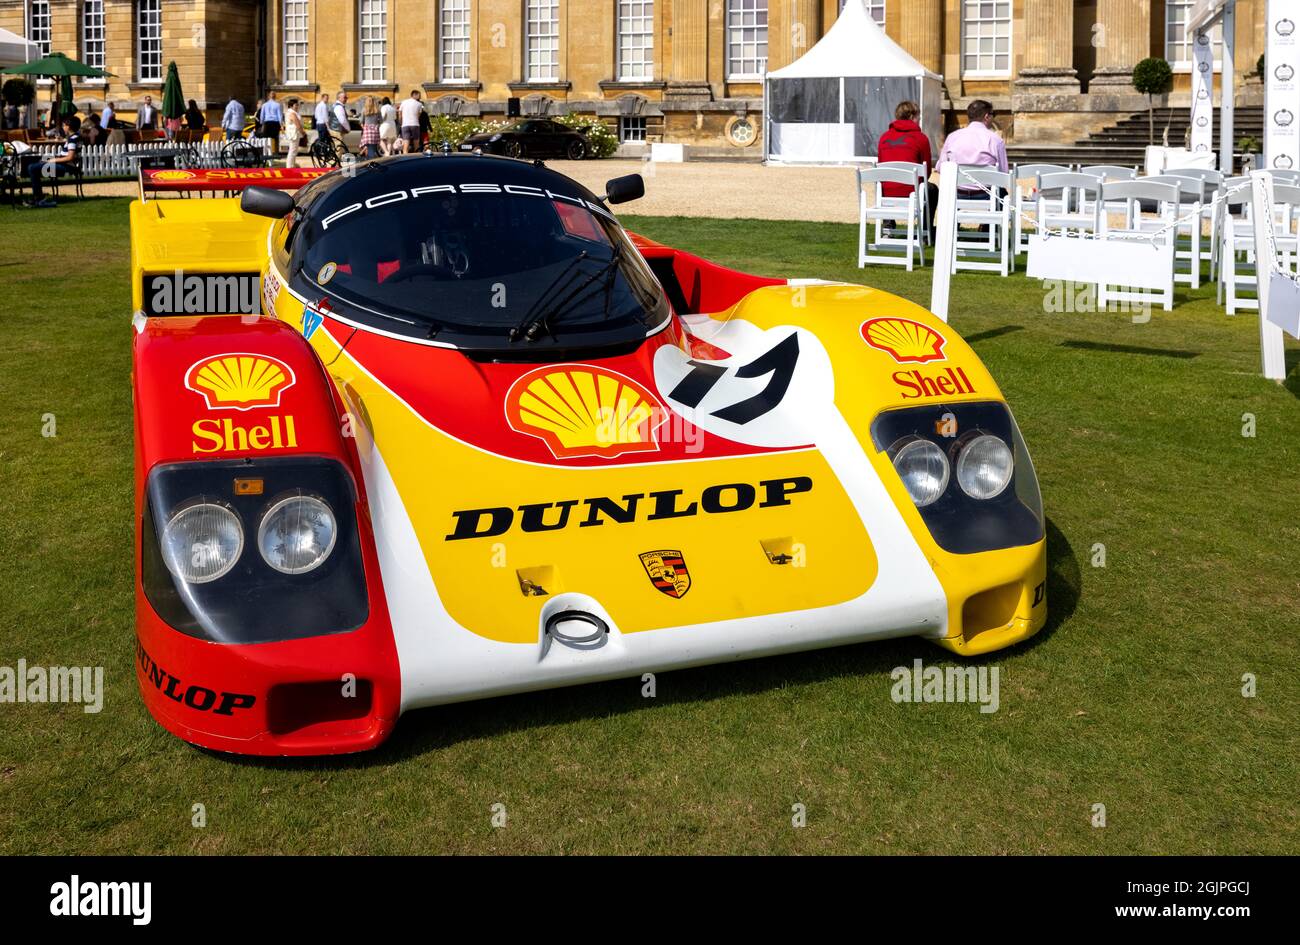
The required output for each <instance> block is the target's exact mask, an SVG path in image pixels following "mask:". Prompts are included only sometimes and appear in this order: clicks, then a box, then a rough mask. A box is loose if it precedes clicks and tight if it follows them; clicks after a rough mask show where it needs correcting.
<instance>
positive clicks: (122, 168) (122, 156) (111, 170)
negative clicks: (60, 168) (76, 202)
mask: <svg viewBox="0 0 1300 945" xmlns="http://www.w3.org/2000/svg"><path fill="white" fill-rule="evenodd" d="M245 140H247V142H248V143H249V144H251V145H253V146H254V147H257V148H259V149H261V151H262V155H263V157H264V158H269V157H270V154H271V139H270V138H248V139H245ZM225 146H226V142H224V141H199V142H197V143H192V144H176V143H173V142H171V141H164V140H159V141H145V142H141V143H140V144H130V145H126V144H95V145H83V146H82V148H81V174H82V177H84V178H85V179H86V180H92V179H94V178H97V177H134V176H135V173H136V162H137V160H138V159H139V158H142V157H148V156H149V153H150V152H151V151H165V150H169V149H176V148H179V149H181V150H182V152H183V153H181V154H179V155H177V158H176V166H177V167H178V168H184V169H199V168H207V167H220V166H221V149H222V148H224V147H225ZM32 151H34V152H35V153H37V154H40V155H45V156H49V157H55V156H57V155H58V154H59V153H60V151H62V146H61V145H57V144H42V145H36V146H34V147H33V148H32Z"/></svg>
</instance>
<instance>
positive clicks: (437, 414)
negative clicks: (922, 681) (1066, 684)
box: [131, 155, 1046, 755]
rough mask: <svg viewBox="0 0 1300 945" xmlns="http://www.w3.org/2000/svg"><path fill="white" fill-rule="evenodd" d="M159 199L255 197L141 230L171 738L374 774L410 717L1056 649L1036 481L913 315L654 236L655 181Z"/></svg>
mask: <svg viewBox="0 0 1300 945" xmlns="http://www.w3.org/2000/svg"><path fill="white" fill-rule="evenodd" d="M153 173H154V174H156V175H159V179H157V180H155V181H153V186H154V189H166V188H172V189H189V188H192V189H205V188H206V189H213V190H231V189H239V188H246V189H243V191H242V197H241V199H240V200H236V199H194V200H159V199H141V200H139V201H136V202H135V203H133V204H132V207H131V228H132V260H133V279H134V290H135V304H136V309H137V314H136V317H135V322H134V324H135V340H134V355H133V357H134V372H133V377H134V393H135V430H136V438H135V449H136V461H137V463H136V470H137V478H136V508H137V513H138V522H139V535H138V541H137V545H136V552H137V575H138V584H137V637H138V641H137V651H136V656H137V660H136V662H137V673H138V677H139V683H140V688H141V691H142V693H143V696H144V700H145V703H146V704H147V706H148V708H149V710H150V712H151V713H152V714H153V715H154V717H155V718H156V719H157V720H158V721H159V722H160V723H161V724H162V725H163V726H164V727H166V728H167V729H168V730H169V731H171V732H173V733H175V734H176V735H178V736H180V737H181V738H183V739H185V740H187V741H190V742H193V743H196V744H199V745H202V746H206V747H209V748H214V749H219V750H222V751H229V752H242V753H250V754H288V755H298V754H320V753H329V752H346V751H356V750H360V749H366V748H371V747H374V746H375V745H378V744H379V743H380V742H382V741H383V740H384V739H385V738H386V737H387V736H388V734H389V733H390V732H391V731H392V729H393V726H394V724H395V723H396V721H397V719H398V717H399V716H400V715H401V714H402V713H403V712H404V711H406V710H407V709H412V708H416V707H419V706H429V705H436V704H439V703H446V702H454V701H459V700H466V699H476V698H481V697H485V696H493V695H498V694H503V693H512V692H520V691H525V690H532V689H543V688H547V687H552V686H563V685H569V684H573V683H580V682H588V681H592V680H601V679H609V678H614V677H623V676H633V675H639V674H641V673H643V672H648V671H656V670H667V669H672V668H676V667H686V666H696V665H700V664H705V663H713V662H720V661H725V660H732V659H739V658H744V657H750V656H759V655H764V654H774V653H782V652H789V651H796V650H805V649H811V648H815V647H823V646H831V645H835V644H841V643H852V642H856V641H862V640H870V639H880V638H885V637H897V636H905V635H912V636H920V637H926V638H928V639H931V640H933V641H935V642H936V643H939V644H940V645H942V646H944V647H947V648H948V649H950V650H952V651H954V652H956V653H960V654H977V653H985V652H988V651H990V650H994V649H997V648H999V647H1003V646H1007V645H1008V644H1012V643H1015V642H1017V641H1020V640H1024V639H1025V638H1027V637H1029V636H1031V635H1032V634H1033V633H1034V632H1035V631H1037V630H1038V629H1039V628H1040V627H1042V625H1043V622H1044V619H1045V617H1046V604H1045V600H1044V587H1045V570H1046V558H1045V544H1044V521H1043V510H1042V503H1041V500H1040V497H1039V492H1038V486H1037V481H1036V478H1035V475H1034V470H1033V466H1032V464H1031V463H1030V459H1029V455H1028V453H1027V452H1026V450H1025V446H1024V443H1023V441H1022V440H1021V437H1020V433H1019V432H1018V430H1017V428H1016V424H1015V421H1014V420H1013V419H1012V416H1011V411H1010V410H1009V409H1008V407H1007V405H1006V403H1005V401H1004V399H1003V397H1002V395H1001V393H1000V392H999V390H998V388H997V385H996V384H995V383H994V381H993V378H992V377H991V376H990V375H989V373H988V371H987V370H985V368H984V366H983V365H982V364H981V363H980V361H979V359H978V358H977V357H976V356H975V355H974V353H973V352H972V351H971V349H970V348H969V347H968V346H967V345H966V343H965V342H964V341H962V339H961V338H960V337H959V336H958V335H957V334H956V332H954V331H953V330H952V328H950V327H949V326H948V325H946V324H944V323H943V322H941V321H939V320H938V319H936V318H934V317H933V316H932V315H930V314H929V313H928V312H926V311H924V310H923V309H921V308H919V307H918V306H916V305H914V304H912V303H910V302H907V301H904V300H903V299H900V298H897V297H894V296H891V295H888V294H886V293H883V292H879V291H876V290H873V289H869V288H864V287H862V286H856V285H845V284H827V283H817V282H811V281H802V282H796V281H793V280H791V281H787V280H784V279H770V278H762V277H758V276H752V275H746V274H744V273H740V272H736V271H733V270H730V269H726V268H723V267H721V266H718V265H715V264H713V263H710V262H707V261H705V260H703V259H701V258H699V257H697V256H693V255H691V254H690V253H686V252H682V251H680V250H676V249H672V248H670V247H667V246H663V245H660V244H658V243H654V242H651V241H649V240H645V239H641V238H638V237H635V236H631V237H630V236H629V235H628V234H626V233H625V232H624V230H623V229H622V227H621V226H620V225H619V223H618V221H617V220H616V219H615V217H614V216H613V215H612V213H611V212H610V210H609V208H608V204H612V203H618V202H621V201H622V200H626V199H631V198H633V197H636V196H640V193H641V191H642V189H643V185H642V184H641V181H640V178H639V177H632V178H620V179H618V180H615V181H611V182H610V185H609V193H608V194H607V195H606V196H605V197H603V198H602V197H598V196H596V195H594V194H592V193H591V192H589V191H587V190H586V189H584V188H583V187H582V186H580V185H578V184H577V183H575V182H574V181H572V180H570V179H568V178H566V177H564V176H562V175H560V174H558V173H556V172H554V171H551V170H549V169H547V168H545V167H543V166H541V165H540V164H533V163H528V162H524V161H517V160H512V159H508V158H496V157H491V156H486V155H463V156H462V155H434V156H424V155H409V156H403V157H396V158H390V159H381V160H379V161H373V162H369V163H366V164H362V165H358V166H357V167H356V168H355V169H353V171H351V172H350V173H342V172H334V173H330V174H327V175H325V176H323V177H320V178H319V179H314V180H311V181H309V182H306V185H305V186H303V187H302V188H301V189H300V190H298V192H297V193H296V195H291V194H290V193H288V192H285V191H283V190H273V189H269V188H270V187H292V186H296V185H298V184H302V183H304V179H303V178H305V177H306V176H307V175H305V174H304V173H302V172H292V171H289V172H285V171H220V172H175V171H159V172H153ZM186 174H188V175H190V176H189V177H184V176H177V175H186ZM212 174H221V175H224V176H222V177H221V179H220V180H215V179H213V180H209V177H210V175H212ZM163 175H169V176H163Z"/></svg>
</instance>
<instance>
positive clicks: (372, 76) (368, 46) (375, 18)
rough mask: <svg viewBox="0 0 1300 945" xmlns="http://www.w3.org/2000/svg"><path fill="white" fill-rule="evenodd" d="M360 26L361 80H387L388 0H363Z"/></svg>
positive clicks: (359, 19)
mask: <svg viewBox="0 0 1300 945" xmlns="http://www.w3.org/2000/svg"><path fill="white" fill-rule="evenodd" d="M358 26H359V27H360V28H359V29H358V34H359V37H360V40H361V81H362V82H385V81H387V79H388V0H361V7H360V9H359V10H358Z"/></svg>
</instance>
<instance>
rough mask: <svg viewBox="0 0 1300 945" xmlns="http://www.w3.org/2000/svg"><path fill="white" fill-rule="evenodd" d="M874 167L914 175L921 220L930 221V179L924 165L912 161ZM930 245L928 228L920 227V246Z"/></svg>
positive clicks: (883, 163) (880, 164) (889, 162)
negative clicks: (907, 172) (909, 172)
mask: <svg viewBox="0 0 1300 945" xmlns="http://www.w3.org/2000/svg"><path fill="white" fill-rule="evenodd" d="M876 167H885V168H893V169H895V170H908V171H912V172H914V173H915V174H916V183H917V187H916V198H917V201H918V202H919V203H920V205H921V219H922V220H926V221H928V220H929V219H930V188H928V187H926V186H925V185H926V183H927V181H928V180H929V178H930V175H929V172H928V171H926V169H925V165H924V164H917V163H915V162H914V161H881V162H880V163H879V164H877V165H876ZM929 244H930V231H929V228H928V227H925V226H923V227H921V245H923V246H928V245H929Z"/></svg>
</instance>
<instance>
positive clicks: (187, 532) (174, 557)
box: [162, 500, 244, 584]
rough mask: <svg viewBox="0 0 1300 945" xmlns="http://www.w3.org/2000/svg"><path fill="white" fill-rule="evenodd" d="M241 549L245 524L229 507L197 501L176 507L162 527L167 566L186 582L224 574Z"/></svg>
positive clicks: (201, 580) (163, 551) (242, 548)
mask: <svg viewBox="0 0 1300 945" xmlns="http://www.w3.org/2000/svg"><path fill="white" fill-rule="evenodd" d="M243 550H244V527H243V525H241V524H240V522H239V516H238V515H236V514H235V513H234V512H233V511H232V510H231V509H230V507H229V506H227V505H224V504H221V503H217V502H211V501H206V500H200V501H198V502H195V503H193V504H191V505H187V506H185V507H183V508H181V509H178V510H177V511H176V512H175V513H174V514H173V515H172V517H171V518H170V519H168V520H167V524H166V525H165V526H163V533H162V553H163V560H164V561H165V562H166V563H167V569H168V570H169V571H171V573H172V574H174V575H176V576H177V577H178V578H180V579H181V580H182V581H185V582H187V583H189V584H206V583H207V582H209V581H215V580H216V579H217V578H219V577H221V576H222V575H224V574H226V573H227V572H228V571H230V569H231V568H233V567H234V566H235V562H236V561H238V560H239V555H240V553H241V552H242V551H243Z"/></svg>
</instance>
